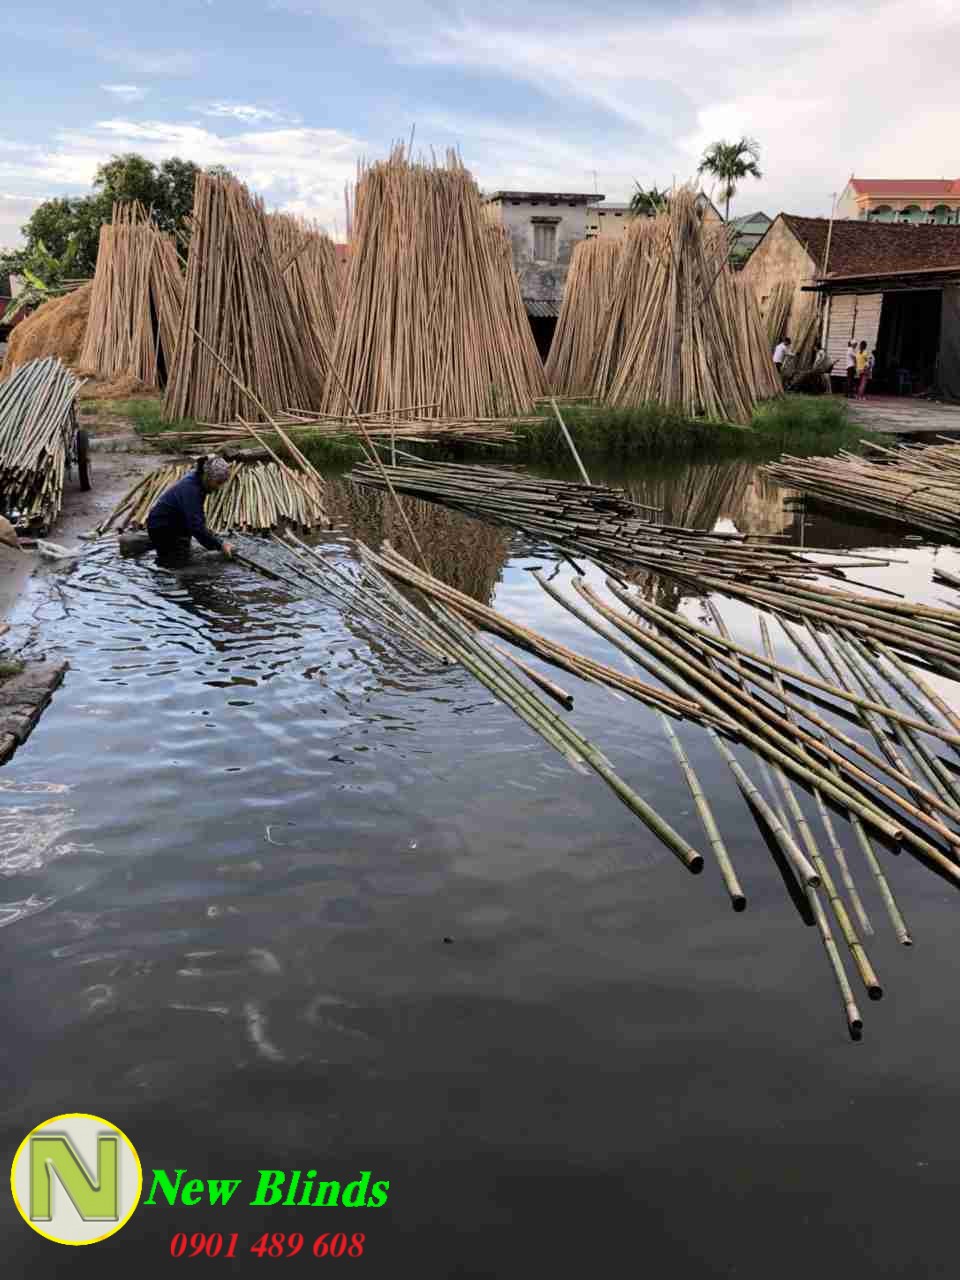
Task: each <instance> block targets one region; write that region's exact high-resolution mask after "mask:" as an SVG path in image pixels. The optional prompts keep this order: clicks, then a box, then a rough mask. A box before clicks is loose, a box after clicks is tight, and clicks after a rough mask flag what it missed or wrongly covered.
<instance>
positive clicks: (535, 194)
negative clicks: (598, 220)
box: [486, 191, 606, 204]
mask: <svg viewBox="0 0 960 1280" xmlns="http://www.w3.org/2000/svg"><path fill="white" fill-rule="evenodd" d="M486 199H487V200H488V201H491V202H492V201H494V200H523V201H527V202H530V203H534V202H536V203H539V204H595V203H596V201H598V200H605V199H606V196H604V195H601V194H599V193H598V192H596V191H494V192H493V193H492V194H491V195H489V196H487V197H486Z"/></svg>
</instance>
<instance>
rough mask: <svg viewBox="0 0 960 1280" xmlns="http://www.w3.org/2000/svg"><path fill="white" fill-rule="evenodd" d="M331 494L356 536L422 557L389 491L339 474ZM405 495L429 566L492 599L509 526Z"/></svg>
mask: <svg viewBox="0 0 960 1280" xmlns="http://www.w3.org/2000/svg"><path fill="white" fill-rule="evenodd" d="M326 496H327V509H328V511H329V513H330V516H331V519H332V521H333V527H334V528H341V527H345V528H346V531H347V532H349V534H350V536H351V537H353V538H357V539H358V540H359V541H361V542H365V543H366V544H367V546H368V547H372V548H373V549H374V550H375V551H376V550H379V548H380V544H381V543H382V542H383V541H384V540H385V539H386V540H387V541H389V542H390V543H392V544H393V546H394V547H395V548H396V550H397V551H399V552H400V554H401V555H403V556H406V557H407V558H408V559H413V560H416V559H417V555H416V548H415V547H414V546H413V544H412V543H411V541H410V536H409V534H408V533H407V530H406V527H405V524H404V521H403V519H402V517H401V516H400V514H399V513H398V511H397V509H396V506H395V504H394V501H393V499H392V498H391V497H390V495H389V494H383V493H379V492H377V491H376V490H374V489H364V488H361V487H360V485H355V484H352V483H351V482H350V481H349V480H347V479H345V478H339V479H336V480H330V481H329V482H328V485H327V495H326ZM400 501H401V502H402V503H403V509H404V511H405V512H406V513H407V518H408V519H409V521H410V524H411V527H412V528H413V532H414V535H415V537H416V539H417V542H419V544H420V547H421V549H422V551H423V553H424V556H425V557H426V560H427V567H428V569H429V570H430V572H431V573H432V574H434V575H435V576H436V577H438V578H440V579H442V580H443V581H444V582H446V583H448V584H449V585H450V586H452V587H456V588H457V590H458V591H463V592H465V593H466V594H467V595H470V596H473V598H474V599H475V600H479V601H480V602H481V604H489V603H490V599H491V597H492V596H493V592H494V589H495V587H496V585H497V583H498V582H499V581H500V576H501V574H502V572H503V567H504V565H505V564H506V562H507V556H508V555H509V550H510V537H509V534H508V532H507V531H506V530H503V529H496V528H494V527H493V526H491V525H489V524H485V523H483V522H482V521H480V520H473V519H471V518H470V517H469V516H464V515H461V514H460V513H459V512H458V511H451V510H449V509H448V508H447V507H442V506H440V505H439V504H437V503H435V502H422V501H420V500H419V499H416V498H401V499H400Z"/></svg>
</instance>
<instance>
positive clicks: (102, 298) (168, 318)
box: [80, 201, 183, 387]
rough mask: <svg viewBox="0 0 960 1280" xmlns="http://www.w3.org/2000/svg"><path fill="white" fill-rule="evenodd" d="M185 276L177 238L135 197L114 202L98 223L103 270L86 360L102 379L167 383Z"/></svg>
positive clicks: (97, 281)
mask: <svg viewBox="0 0 960 1280" xmlns="http://www.w3.org/2000/svg"><path fill="white" fill-rule="evenodd" d="M182 310H183V275H182V273H181V270H180V262H179V260H178V258H177V250H176V245H175V244H174V240H173V237H172V236H168V235H164V234H163V233H162V232H161V231H159V230H158V228H157V226H156V224H155V223H154V222H153V221H152V219H151V218H150V217H149V216H148V215H147V213H146V212H145V210H144V209H143V206H142V205H141V204H139V202H137V201H132V202H130V203H116V204H114V206H113V216H112V221H111V222H110V223H109V224H107V225H105V226H103V227H101V228H100V246H99V250H98V252H97V272H96V276H95V277H94V282H93V293H92V295H91V299H90V315H89V318H88V320H87V329H86V336H85V338H84V344H83V349H82V351H81V353H80V365H81V367H82V368H83V369H89V370H90V371H91V372H93V373H95V374H96V375H97V376H98V377H101V378H115V377H119V376H120V375H122V374H129V375H130V376H131V377H134V378H137V379H138V380H139V381H140V382H143V383H145V384H146V385H147V386H151V387H158V386H161V385H163V383H164V382H165V380H166V376H167V373H168V371H169V369H170V366H171V365H172V363H173V359H174V353H175V350H176V343H177V334H178V332H179V329H180V315H181V312H182Z"/></svg>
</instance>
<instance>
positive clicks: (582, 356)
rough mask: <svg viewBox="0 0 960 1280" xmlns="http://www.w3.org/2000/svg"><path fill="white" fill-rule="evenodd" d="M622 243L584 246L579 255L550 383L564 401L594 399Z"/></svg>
mask: <svg viewBox="0 0 960 1280" xmlns="http://www.w3.org/2000/svg"><path fill="white" fill-rule="evenodd" d="M621 248H622V245H621V242H620V241H619V240H602V239H599V238H597V239H594V240H581V242H580V243H579V244H578V245H577V247H576V248H575V249H574V251H573V257H572V259H571V261H570V270H569V272H568V273H567V282H566V285H565V286H564V290H563V306H562V307H561V308H560V319H559V320H558V321H557V329H556V332H555V333H554V335H553V342H552V344H551V346H550V358H549V359H548V360H547V382H548V383H549V385H550V389H551V390H552V391H556V392H557V393H558V394H560V395H567V396H580V395H589V394H590V392H591V391H592V390H593V375H594V368H595V365H596V359H597V348H598V347H599V345H600V341H601V339H602V337H603V335H604V333H605V331H606V323H607V317H608V314H609V311H610V299H611V297H612V296H613V289H614V284H615V283H616V279H617V271H618V270H619V267H620V256H621Z"/></svg>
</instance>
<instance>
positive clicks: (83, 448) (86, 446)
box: [77, 430, 90, 493]
mask: <svg viewBox="0 0 960 1280" xmlns="http://www.w3.org/2000/svg"><path fill="white" fill-rule="evenodd" d="M77 472H78V474H79V476H80V488H81V489H82V490H83V491H84V493H86V492H87V490H88V489H89V488H90V437H89V435H88V434H87V433H86V431H83V430H80V431H78V432H77Z"/></svg>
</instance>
